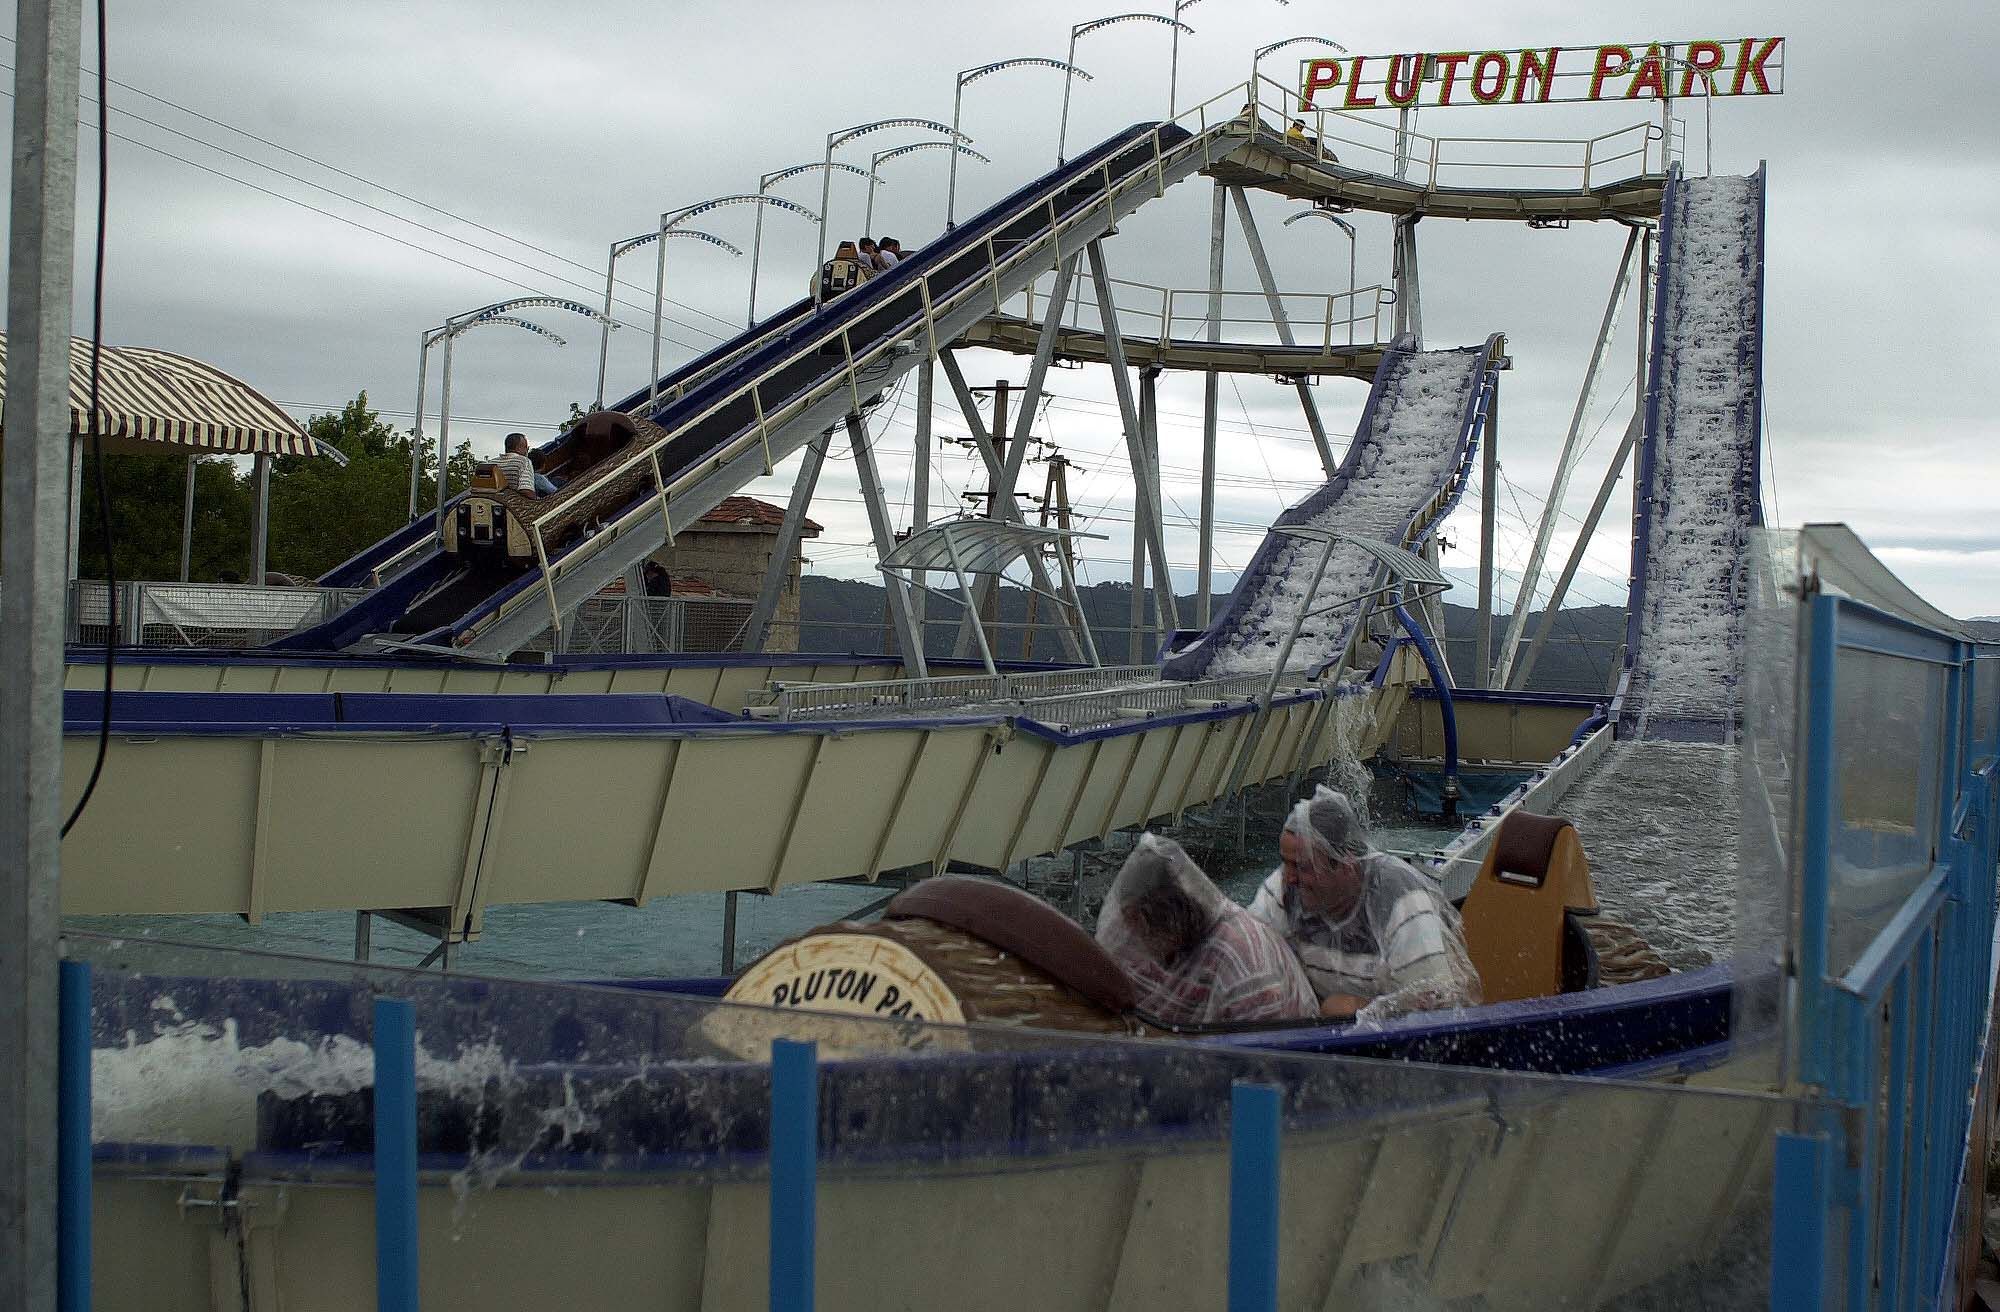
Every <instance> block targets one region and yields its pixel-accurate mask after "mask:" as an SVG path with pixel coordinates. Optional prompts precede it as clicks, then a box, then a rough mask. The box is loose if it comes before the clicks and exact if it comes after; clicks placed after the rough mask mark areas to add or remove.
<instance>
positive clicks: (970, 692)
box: [761, 665, 1267, 725]
mask: <svg viewBox="0 0 2000 1312" xmlns="http://www.w3.org/2000/svg"><path fill="white" fill-rule="evenodd" d="M1159 673H1160V672H1159V669H1158V668H1157V667H1156V666H1152V665H1117V666H1105V667H1102V668H1096V669H1076V670H1047V671H1036V672H1033V673H1028V674H998V675H985V674H968V675H943V676H940V677H937V678H930V679H882V680H874V681H868V682H861V683H816V684H784V683H779V684H773V685H772V688H771V690H770V692H769V693H768V694H767V695H768V697H769V703H768V709H767V710H764V711H762V712H761V713H762V714H766V715H774V716H775V717H776V718H777V719H779V720H786V721H790V720H820V719H856V718H867V717H870V716H900V715H934V714H937V713H939V712H942V711H963V712H966V713H978V712H992V713H995V714H1022V715H1028V716H1032V717H1033V718H1035V719H1037V720H1046V721H1048V722H1050V723H1060V724H1071V725H1075V724H1103V723H1108V722H1111V721H1114V720H1119V719H1126V718H1134V717H1139V716H1144V715H1148V714H1158V713H1160V712H1163V711H1175V710H1182V709H1185V708H1186V707H1188V706H1190V705H1196V704H1199V703H1202V702H1208V701H1231V700H1237V699H1243V698H1249V697H1254V696H1256V695H1258V694H1259V693H1261V692H1262V691H1263V690H1264V685H1265V683H1266V682H1267V679H1266V677H1265V676H1263V675H1238V676H1234V677H1231V678H1225V679H1203V680H1199V681H1197V682H1192V683H1178V682H1162V681H1161V680H1160V677H1159Z"/></svg>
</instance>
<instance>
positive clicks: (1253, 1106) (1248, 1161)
mask: <svg viewBox="0 0 2000 1312" xmlns="http://www.w3.org/2000/svg"><path fill="white" fill-rule="evenodd" d="M1278 1110H1279V1093H1278V1090H1277V1089H1276V1088H1274V1087H1272V1086H1271V1085H1268V1084H1243V1083H1238V1084H1236V1085H1234V1086H1232V1087H1231V1088H1230V1091H1229V1312H1277V1307H1278Z"/></svg>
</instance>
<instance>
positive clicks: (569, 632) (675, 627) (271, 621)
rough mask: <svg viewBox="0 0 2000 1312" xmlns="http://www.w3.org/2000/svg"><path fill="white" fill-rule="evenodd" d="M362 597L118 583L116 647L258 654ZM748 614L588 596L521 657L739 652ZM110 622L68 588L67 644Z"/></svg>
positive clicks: (696, 600)
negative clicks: (558, 636)
mask: <svg viewBox="0 0 2000 1312" xmlns="http://www.w3.org/2000/svg"><path fill="white" fill-rule="evenodd" d="M366 595H368V593H367V589H365V588H314V587H263V588H259V587H253V586H251V585H249V584H240V583H234V584H232V583H156V582H150V581H138V582H131V583H120V584H119V585H118V645H119V646H121V647H154V648H162V649H165V648H176V647H196V648H223V649H240V648H246V647H261V646H263V645H264V644H266V643H269V642H275V641H276V640H278V639H279V638H282V637H285V636H287V635H288V634H292V633H297V632H299V631H301V630H304V629H310V628H313V627H314V626H316V625H319V624H323V623H325V622H326V621H327V620H329V619H331V618H332V617H333V616H335V615H337V614H339V613H340V612H341V611H343V610H345V609H346V608H347V607H349V606H351V605H353V604H354V603H355V602H356V601H359V600H360V599H361V598H362V597H365V596H366ZM750 609H751V603H750V602H748V601H742V600H737V599H734V598H709V597H621V596H609V597H591V598H588V599H586V600H584V601H583V602H581V603H580V604H578V606H577V607H576V609H575V610H574V611H573V612H572V613H571V615H570V616H569V617H568V618H566V620H565V622H564V625H563V632H562V640H561V644H560V646H558V645H557V643H556V640H555V636H554V633H553V632H552V631H549V630H545V631H543V632H542V633H541V634H540V635H539V636H537V637H535V638H532V639H530V640H529V641H527V642H526V643H523V644H522V646H521V650H523V651H542V652H547V651H557V650H560V651H562V652H564V653H566V654H569V655H593V656H596V655H615V654H621V653H634V654H659V653H670V652H719V651H734V650H740V649H741V646H742V630H743V626H744V621H745V620H746V619H747V618H748V617H749V613H750ZM110 623H111V605H110V596H109V594H108V593H107V591H106V588H105V585H104V584H103V583H102V582H100V581H96V580H92V579H79V580H76V581H74V582H72V583H71V584H70V593H69V610H68V624H67V628H66V629H65V632H64V641H66V642H68V643H71V644H83V645H99V644H102V643H103V642H104V640H105V638H106V637H107V636H109V634H108V630H109V628H110Z"/></svg>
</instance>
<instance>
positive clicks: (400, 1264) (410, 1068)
mask: <svg viewBox="0 0 2000 1312" xmlns="http://www.w3.org/2000/svg"><path fill="white" fill-rule="evenodd" d="M375 1307H376V1309H377V1312H417V1021H416V1012H415V1010H414V1009H413V1008H412V1007H411V1006H410V1004H409V1003H408V1002H405V1001H403V1000H402V999H400V998H377V999H376V1000H375Z"/></svg>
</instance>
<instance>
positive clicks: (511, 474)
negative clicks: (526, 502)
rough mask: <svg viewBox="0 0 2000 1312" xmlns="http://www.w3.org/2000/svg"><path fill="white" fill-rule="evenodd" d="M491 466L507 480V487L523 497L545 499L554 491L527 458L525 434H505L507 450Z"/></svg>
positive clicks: (544, 476)
mask: <svg viewBox="0 0 2000 1312" xmlns="http://www.w3.org/2000/svg"><path fill="white" fill-rule="evenodd" d="M493 466H494V468H496V469H498V470H499V471H500V477H502V478H504V479H506V480H507V486H508V487H509V488H511V489H513V490H514V491H516V492H519V493H521V494H522V495H523V496H530V497H545V496H547V495H549V494H550V493H551V492H554V491H555V490H556V485H555V484H554V483H552V482H550V481H549V479H548V476H547V475H545V474H543V473H542V471H541V470H539V469H537V468H535V462H534V461H532V460H530V459H529V458H528V435H527V434H526V433H509V434H507V449H506V450H505V451H504V452H502V453H501V454H500V455H498V456H495V457H494V459H493Z"/></svg>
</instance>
